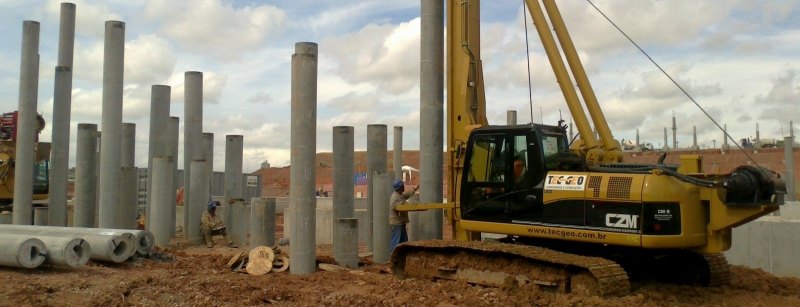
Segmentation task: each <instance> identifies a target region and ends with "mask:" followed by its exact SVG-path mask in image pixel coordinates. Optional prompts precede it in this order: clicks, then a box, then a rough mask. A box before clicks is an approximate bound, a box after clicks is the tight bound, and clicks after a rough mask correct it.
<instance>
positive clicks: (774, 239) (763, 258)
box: [725, 202, 800, 278]
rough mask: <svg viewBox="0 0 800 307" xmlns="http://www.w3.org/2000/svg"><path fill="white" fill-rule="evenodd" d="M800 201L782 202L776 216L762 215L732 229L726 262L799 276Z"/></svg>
mask: <svg viewBox="0 0 800 307" xmlns="http://www.w3.org/2000/svg"><path fill="white" fill-rule="evenodd" d="M798 233H800V203H798V202H793V203H789V204H786V205H784V206H783V207H782V208H781V210H780V216H765V217H762V218H760V219H758V220H756V221H753V222H750V223H747V224H745V225H742V226H739V227H737V228H734V229H733V246H732V247H731V249H730V250H728V251H727V252H725V257H726V258H728V262H729V263H731V264H736V265H743V266H747V267H751V268H758V269H762V270H764V271H767V272H769V273H772V274H774V275H776V276H784V277H798V278H800V265H798V262H797V255H800V236H798V235H797V234H798Z"/></svg>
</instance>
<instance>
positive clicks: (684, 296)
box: [0, 227, 800, 307]
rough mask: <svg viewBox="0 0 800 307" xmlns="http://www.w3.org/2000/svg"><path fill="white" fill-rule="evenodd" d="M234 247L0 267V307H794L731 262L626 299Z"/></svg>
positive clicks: (762, 276) (798, 297) (791, 281)
mask: <svg viewBox="0 0 800 307" xmlns="http://www.w3.org/2000/svg"><path fill="white" fill-rule="evenodd" d="M279 230H280V227H279ZM178 243H181V242H178ZM285 249H286V250H288V247H286V248H285ZM238 251H245V252H246V251H248V249H247V248H245V247H242V248H237V249H233V248H228V247H223V242H221V240H218V241H217V245H216V246H215V247H214V248H211V249H209V248H206V247H204V246H185V245H183V244H179V246H177V247H175V248H170V249H167V250H162V251H159V252H160V254H159V255H163V256H164V257H155V258H158V259H141V258H140V259H134V260H131V261H128V262H126V263H122V264H116V265H112V264H107V263H101V262H90V263H89V264H88V265H87V266H86V267H83V268H79V269H58V268H49V267H41V268H39V269H35V270H23V269H13V268H5V267H0V306H167V305H168V306H201V305H202V306H254V305H277V306H540V305H543V306H626V307H630V306H800V279H797V278H779V277H775V276H773V275H771V274H768V273H765V272H764V271H761V270H755V269H750V268H745V267H740V266H733V268H732V276H733V277H732V282H731V284H730V285H729V286H725V287H719V288H706V287H696V286H687V285H675V284H666V283H659V282H652V281H649V282H634V283H633V284H632V293H631V294H629V295H627V296H623V297H612V298H601V297H596V296H581V295H575V294H559V293H551V292H541V291H538V290H536V289H533V288H508V289H502V288H489V287H482V286H476V285H469V284H466V283H462V282H454V281H446V280H437V281H432V280H421V279H399V278H396V277H395V276H394V275H392V274H391V273H389V272H390V271H389V267H388V265H385V264H375V265H373V264H369V261H368V259H363V260H364V262H365V263H366V264H364V265H362V266H361V268H360V269H359V270H351V271H339V272H329V271H323V270H317V272H315V273H313V274H309V275H304V276H299V275H292V274H290V273H289V272H288V271H287V272H282V273H269V274H266V275H262V276H252V275H248V274H246V273H241V272H232V271H231V270H230V269H228V268H227V263H228V260H229V259H230V258H231V256H232V255H234V254H236V253H237V252H238ZM331 258H332V257H331V247H330V246H329V245H328V246H320V247H319V248H318V251H317V259H318V261H321V262H331V260H332V259H331Z"/></svg>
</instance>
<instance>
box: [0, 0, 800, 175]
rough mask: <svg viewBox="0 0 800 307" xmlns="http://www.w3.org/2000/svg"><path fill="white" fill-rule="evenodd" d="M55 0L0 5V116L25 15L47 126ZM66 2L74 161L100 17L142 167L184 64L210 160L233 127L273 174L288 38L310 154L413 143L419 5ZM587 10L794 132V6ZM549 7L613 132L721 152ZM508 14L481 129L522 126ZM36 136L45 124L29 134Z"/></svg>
mask: <svg viewBox="0 0 800 307" xmlns="http://www.w3.org/2000/svg"><path fill="white" fill-rule="evenodd" d="M59 3H60V1H46V0H32V1H15V0H0V35H2V37H3V38H4V41H5V43H4V44H2V45H1V46H0V97H5V98H3V99H2V100H0V103H1V104H2V106H3V108H2V111H3V112H8V111H11V110H15V109H16V108H17V97H18V95H19V87H18V86H19V85H18V84H19V57H20V34H21V26H22V21H23V20H36V21H39V22H40V23H41V35H40V47H39V49H40V54H41V64H40V75H39V76H40V79H39V103H38V111H39V112H40V113H43V115H44V116H45V118H46V120H47V121H48V123H49V122H50V121H51V118H52V111H51V110H52V93H53V81H52V80H53V71H54V66H55V62H56V57H57V50H56V49H57V41H58V23H59V18H58V16H59ZM74 3H75V4H76V5H77V25H76V44H75V63H74V67H73V74H74V81H73V87H74V88H73V100H72V102H73V104H72V109H73V113H72V125H71V130H72V131H71V134H72V151H73V152H74V146H75V130H76V126H77V124H78V123H96V124H100V114H101V109H100V97H101V94H102V88H101V84H102V54H103V24H104V22H105V21H106V20H122V21H124V22H126V34H125V35H126V51H125V52H126V59H125V61H126V66H125V69H126V71H125V84H124V86H125V93H124V102H123V105H124V110H123V121H125V122H133V123H136V125H137V131H136V134H137V148H136V150H137V158H136V163H137V166H140V167H144V166H146V164H147V163H146V157H147V154H146V153H147V136H148V120H147V116H148V112H149V103H150V102H149V97H150V86H151V85H153V84H166V85H170V86H172V104H171V115H172V116H179V117H183V74H184V72H185V71H189V70H199V71H203V72H204V89H205V91H204V101H205V102H204V103H205V107H204V126H203V129H204V131H206V132H212V133H214V134H215V158H214V160H215V161H224V151H225V150H224V141H223V140H224V136H225V135H227V134H242V135H244V143H245V159H244V161H245V162H244V168H245V171H246V172H249V171H252V170H255V169H257V168H258V165H259V164H260V162H262V161H264V160H268V161H269V162H270V163H272V164H273V165H275V166H283V165H287V164H288V163H289V159H290V157H289V126H290V123H289V117H290V92H289V79H290V60H291V55H292V53H293V50H294V43H296V42H301V41H312V42H316V43H318V44H319V46H320V47H319V50H320V62H319V87H318V124H317V132H318V134H317V148H318V151H330V149H331V128H332V127H333V126H337V125H348V126H354V127H355V131H356V142H355V144H356V148H357V149H364V148H366V137H365V136H366V126H367V124H373V123H375V124H386V125H388V126H389V127H392V126H396V125H399V126H403V127H404V136H403V138H404V142H403V144H404V146H405V147H406V148H407V149H417V148H419V145H418V144H419V134H420V133H419V120H418V118H419V18H418V16H419V1H388V0H373V1H342V0H331V1H311V0H295V1H285V0H280V1H267V2H265V1H220V0H198V1H157V0H126V1H121V0H111V1H75V2H74ZM595 3H596V4H597V6H598V7H600V8H601V9H602V10H603V11H604V12H605V13H606V14H607V15H608V16H609V17H610V18H612V20H614V21H615V22H616V23H617V24H618V25H619V26H620V27H621V28H622V29H623V30H625V31H626V32H627V33H628V34H629V35H630V36H631V37H633V39H634V40H636V41H637V43H639V44H640V45H641V46H642V47H643V48H645V49H646V50H647V51H648V52H649V53H650V54H651V56H652V57H653V58H654V59H655V60H656V61H657V62H659V64H660V65H661V66H662V67H664V68H665V69H666V70H667V71H668V72H669V73H670V74H671V75H672V76H673V77H674V78H675V79H677V80H678V81H679V82H680V83H681V84H682V86H684V88H686V89H687V90H688V91H689V92H690V93H691V94H692V95H693V96H694V97H695V99H696V100H697V101H698V102H699V103H700V104H701V105H702V106H703V107H704V108H706V110H708V111H709V113H711V114H712V115H713V116H714V117H715V118H716V119H717V120H718V121H720V123H726V124H728V130H729V133H730V134H731V135H732V136H733V137H734V138H735V139H737V140H738V139H739V138H743V137H750V136H755V126H756V123H759V125H760V127H761V136H762V138H780V137H782V136H783V135H788V133H789V131H788V123H789V121H790V120H796V121H797V123H796V124H797V125H800V116H798V115H799V114H800V112H798V107H797V106H798V103H799V102H800V73H798V72H799V71H800V61H799V60H800V21H798V20H800V18H798V17H800V9H799V7H800V1H767V2H754V1H735V0H734V1H711V0H709V1H651V0H617V1H610V0H605V1H601V0H597V1H595ZM559 5H560V8H561V11H562V14H563V16H564V18H565V20H566V22H567V26H568V28H569V30H570V33H571V34H572V38H573V41H574V42H575V45H576V47H577V48H578V50H579V53H580V56H581V59H582V61H583V63H584V66H585V67H586V70H587V72H588V74H589V78H590V81H591V82H592V85H593V87H594V89H595V91H596V92H597V96H598V100H599V101H600V104H601V106H602V107H603V109H604V111H605V114H606V117H607V118H608V120H609V123H610V126H611V129H612V132H613V133H614V136H615V137H616V138H618V139H622V138H625V139H631V138H633V137H634V136H635V131H636V129H637V128H638V129H639V130H640V134H641V139H642V141H643V142H651V143H653V144H654V145H656V146H658V145H660V144H662V143H663V127H669V126H671V118H670V117H671V116H672V114H673V113H675V114H676V117H677V118H678V125H679V130H678V141H679V145H680V146H689V145H691V140H692V136H691V131H692V126H693V125H694V126H697V130H698V142H699V143H700V146H707V147H711V146H712V144H714V141H716V144H717V146H719V144H720V142H721V138H722V133H721V132H720V131H719V130H718V129H716V127H715V126H714V125H713V124H712V123H711V122H710V121H709V120H708V119H706V118H705V116H704V115H703V114H702V112H700V110H698V109H697V107H695V106H694V105H693V104H692V103H691V102H690V101H689V100H688V99H686V97H685V96H683V94H681V93H680V92H679V90H678V89H677V88H675V87H674V86H673V85H671V84H670V83H669V81H668V80H667V79H666V78H665V77H664V76H663V75H661V73H660V72H658V71H657V70H656V68H655V67H654V66H653V65H652V64H650V63H649V62H648V61H647V59H646V58H645V57H644V56H642V55H641V54H640V53H639V52H638V51H637V50H636V49H635V48H634V47H633V46H632V45H631V44H630V43H629V42H627V41H626V40H625V39H624V38H623V37H622V36H621V35H620V34H619V33H618V32H617V31H616V30H615V29H613V28H612V27H611V26H610V25H609V23H608V22H607V21H605V20H604V19H603V18H602V17H601V16H600V15H599V14H598V13H597V12H596V11H595V10H594V9H593V8H592V7H591V6H589V5H588V3H587V2H586V1H583V0H562V1H559ZM522 12H523V10H522V5H521V1H483V10H482V13H483V14H482V18H483V24H482V34H483V42H482V46H483V63H484V65H485V67H484V73H485V76H484V78H485V80H486V92H487V106H488V111H487V114H488V117H489V121H490V123H498V124H500V123H503V122H504V121H505V113H506V111H507V110H509V109H514V110H518V119H519V122H529V121H531V116H530V107H529V102H528V84H527V80H528V79H527V69H526V59H525V55H526V53H525V51H526V46H525V41H524V35H525V32H524V31H525V30H524V25H523V24H524V23H523V19H522ZM528 22H530V18H528ZM529 31H531V32H530V34H529V35H530V46H529V48H528V50H530V53H531V71H532V73H533V86H532V91H533V104H534V106H533V109H534V110H533V111H534V112H533V113H534V116H533V121H534V122H540V121H542V120H543V121H544V122H545V123H547V124H555V123H556V121H557V120H558V114H559V110H561V111H562V113H563V114H564V115H565V116H568V112H567V107H566V105H565V104H564V102H563V98H562V96H561V94H560V92H558V90H557V85H556V83H555V80H554V78H553V73H552V71H551V69H550V67H549V65H548V64H547V60H546V57H545V55H544V54H543V52H542V48H541V47H540V46H539V43H538V37H537V36H536V33H535V31H534V30H533V28H532V27H529ZM540 109H541V111H542V112H541V113H540ZM48 127H49V126H48ZM391 131H392V129H389V142H388V143H389V144H392V142H391V138H392V135H391V134H392V132H391ZM796 131H797V130H796ZM50 135H51V132H50V131H49V128H46V129H45V131H44V132H43V133H42V136H41V139H42V140H44V141H48V140H49V139H50ZM181 135H183V134H182V133H181ZM669 142H670V143H671V142H672V140H671V132H670V141H669ZM181 143H182V142H181ZM181 145H182V144H181ZM181 147H182V146H181ZM390 149H391V148H390ZM181 158H182V157H181ZM71 159H72V160H74V154H72V155H71ZM179 160H181V159H180V158H179ZM178 165H182V162H179V164H178ZM415 167H416V166H415ZM214 168H215V170H223V169H224V165H223V164H222V163H217V164H216V165H215V166H214Z"/></svg>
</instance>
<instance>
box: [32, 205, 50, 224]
mask: <svg viewBox="0 0 800 307" xmlns="http://www.w3.org/2000/svg"><path fill="white" fill-rule="evenodd" d="M47 209H48V208H47V207H34V208H33V225H36V226H47V218H48V216H47V211H48V210H47Z"/></svg>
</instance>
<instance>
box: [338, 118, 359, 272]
mask: <svg viewBox="0 0 800 307" xmlns="http://www.w3.org/2000/svg"><path fill="white" fill-rule="evenodd" d="M353 146H354V129H353V127H349V126H337V127H333V221H334V223H333V256H334V258H335V259H340V258H342V257H344V256H345V255H346V254H347V253H348V252H349V251H348V250H347V248H348V247H349V246H350V242H347V241H343V240H347V239H349V238H347V237H345V232H347V229H345V228H343V227H347V224H341V223H338V222H337V221H338V220H340V219H344V218H354V217H355V211H354V207H355V205H354V202H355V199H354V197H353V191H354V188H355V185H354V183H353V161H354V160H355V159H354V158H355V153H354V149H353ZM355 240H356V251H357V250H358V237H356V238H355ZM356 265H357V263H356Z"/></svg>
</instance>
